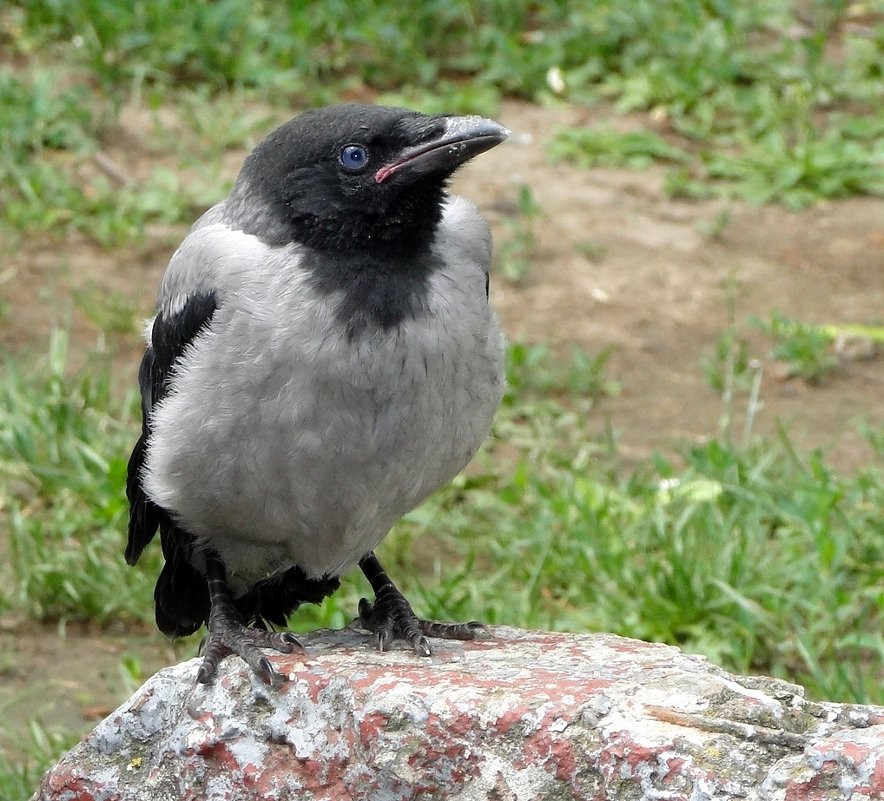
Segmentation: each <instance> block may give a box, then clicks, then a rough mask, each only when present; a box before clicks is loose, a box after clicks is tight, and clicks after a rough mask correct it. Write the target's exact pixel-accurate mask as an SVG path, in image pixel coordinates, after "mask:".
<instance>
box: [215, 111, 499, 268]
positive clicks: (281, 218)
mask: <svg viewBox="0 0 884 801" xmlns="http://www.w3.org/2000/svg"><path fill="white" fill-rule="evenodd" d="M508 135H509V131H507V129H506V128H504V127H503V126H502V125H500V124H498V123H496V122H494V121H493V120H488V119H485V118H483V117H476V116H465V117H458V116H452V115H438V116H428V115H425V114H420V113H418V112H416V111H409V110H408V109H402V108H389V107H386V106H364V105H343V106H331V107H328V108H320V109H315V110H312V111H307V112H305V113H303V114H301V115H299V116H298V117H295V118H294V119H292V120H290V121H289V122H287V123H285V124H284V125H282V126H281V127H280V128H277V129H276V130H275V131H274V132H273V133H271V134H270V135H269V136H268V137H267V138H266V139H265V140H264V141H263V142H261V144H259V145H258V146H257V147H256V148H255V150H254V151H253V152H252V153H251V155H249V157H248V158H247V159H246V161H245V163H244V165H243V168H242V171H241V172H240V175H239V177H238V179H237V182H236V186H235V187H234V190H233V192H232V193H231V196H230V199H229V200H228V210H229V213H230V214H231V216H232V221H233V222H234V223H235V224H236V225H238V226H239V227H241V228H242V230H244V231H246V232H247V233H251V234H254V235H256V236H258V237H259V238H261V239H262V240H264V241H265V242H267V244H271V245H281V244H285V243H288V242H293V241H294V242H299V243H301V244H304V245H307V246H309V247H312V248H315V249H318V250H335V251H348V250H365V249H376V250H379V251H386V252H391V253H395V252H397V251H398V252H403V253H405V252H408V250H410V249H413V248H414V247H415V246H420V245H422V244H429V242H431V241H432V236H433V232H434V230H435V227H436V225H437V224H438V222H439V220H440V218H441V214H442V204H443V201H444V198H445V186H446V184H447V182H448V179H449V178H450V177H451V175H452V173H453V172H454V171H455V170H456V169H457V168H458V167H459V166H461V165H462V164H464V163H465V162H466V161H468V160H469V159H471V158H472V157H473V156H476V155H478V154H479V153H482V152H484V151H486V150H488V149H490V148H492V147H494V146H495V145H497V144H500V143H501V142H502V141H503V140H504V139H506V137H507V136H508Z"/></svg>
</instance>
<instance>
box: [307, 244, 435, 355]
mask: <svg viewBox="0 0 884 801" xmlns="http://www.w3.org/2000/svg"><path fill="white" fill-rule="evenodd" d="M303 265H304V268H305V269H306V270H307V271H308V272H310V273H311V275H312V279H313V285H314V287H315V288H316V289H317V290H318V291H319V292H321V293H323V294H324V295H332V294H335V293H342V294H341V300H340V303H339V304H338V307H337V309H336V311H335V314H336V317H337V319H338V320H339V321H340V322H341V323H342V324H343V325H345V326H346V327H347V335H348V337H349V338H350V339H353V338H354V337H356V336H359V335H360V334H362V333H363V332H365V331H369V330H371V329H378V330H381V331H387V330H389V329H391V328H395V327H396V326H398V325H400V324H401V323H403V322H404V321H406V320H410V319H414V318H416V317H419V316H420V315H421V314H423V313H424V312H425V311H426V309H427V297H428V293H429V284H430V278H431V276H432V274H433V273H434V272H435V271H436V270H437V269H438V268H439V266H440V265H439V260H438V258H437V257H436V256H435V255H434V254H433V253H432V251H431V250H430V249H429V248H426V249H421V250H419V251H417V252H413V253H412V254H411V255H410V256H409V257H407V258H404V257H399V258H391V257H390V254H389V253H388V252H385V253H381V254H373V253H370V252H369V253H359V254H352V253H350V254H343V253H327V252H326V253H323V252H318V251H311V252H310V253H309V254H308V255H306V256H305V258H304V261H303Z"/></svg>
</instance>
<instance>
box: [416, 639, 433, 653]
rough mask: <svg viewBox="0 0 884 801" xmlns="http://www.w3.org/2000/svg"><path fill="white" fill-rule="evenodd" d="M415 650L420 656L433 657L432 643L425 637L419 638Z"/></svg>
mask: <svg viewBox="0 0 884 801" xmlns="http://www.w3.org/2000/svg"><path fill="white" fill-rule="evenodd" d="M414 650H415V651H417V653H418V655H419V656H432V655H433V648H432V646H431V645H430V641H429V640H428V639H427V638H426V637H424V636H423V635H421V636H420V637H418V639H417V641H416V642H415V644H414Z"/></svg>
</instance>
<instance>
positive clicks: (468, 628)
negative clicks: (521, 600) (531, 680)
mask: <svg viewBox="0 0 884 801" xmlns="http://www.w3.org/2000/svg"><path fill="white" fill-rule="evenodd" d="M388 587H389V590H387V588H386V587H385V588H384V589H385V590H387V591H386V592H382V593H379V594H378V597H377V598H376V599H375V602H374V603H373V604H372V603H370V602H369V601H368V599H367V598H363V599H362V600H361V601H359V625H360V626H362V628H364V629H367V630H368V631H371V632H374V634H375V636H376V637H377V646H378V650H379V651H386V650H388V649H389V648H390V645H391V643H392V642H393V640H395V639H401V640H405V641H406V642H407V643H408V644H409V645H411V647H412V648H413V649H414V651H415V653H417V654H418V655H419V656H432V655H433V647H432V646H431V645H430V641H429V639H427V638H428V637H439V638H441V639H445V640H474V639H476V636H477V635H478V634H480V633H481V632H483V631H484V630H485V627H484V626H483V625H482V624H481V623H479V622H478V621H475V620H473V621H470V622H469V623H439V622H437V621H435V620H422V619H421V618H419V617H418V616H417V615H416V614H415V613H414V610H413V609H412V608H411V604H410V603H408V601H407V600H406V598H405V596H404V595H402V593H400V592H399V590H398V589H396V587H395V586H393V585H392V584H390V585H388Z"/></svg>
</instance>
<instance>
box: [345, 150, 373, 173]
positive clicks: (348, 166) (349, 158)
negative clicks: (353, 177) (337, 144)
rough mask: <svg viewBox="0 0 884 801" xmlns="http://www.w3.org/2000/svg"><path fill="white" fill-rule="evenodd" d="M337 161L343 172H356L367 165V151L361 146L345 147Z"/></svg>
mask: <svg viewBox="0 0 884 801" xmlns="http://www.w3.org/2000/svg"><path fill="white" fill-rule="evenodd" d="M338 159H339V160H340V162H341V166H343V167H344V169H345V170H350V171H352V172H358V171H359V170H361V169H362V168H363V167H364V166H365V165H366V164H368V151H367V150H366V149H365V148H364V147H362V145H347V146H346V147H345V148H343V149H342V150H341V154H340V156H338Z"/></svg>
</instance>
